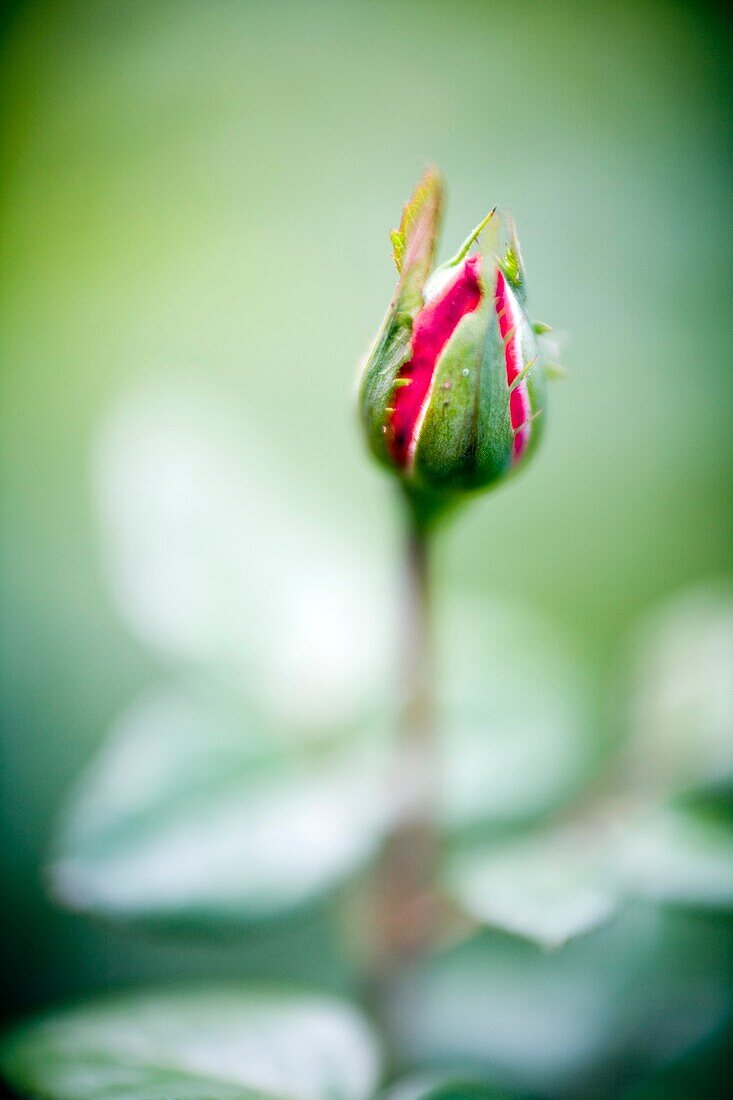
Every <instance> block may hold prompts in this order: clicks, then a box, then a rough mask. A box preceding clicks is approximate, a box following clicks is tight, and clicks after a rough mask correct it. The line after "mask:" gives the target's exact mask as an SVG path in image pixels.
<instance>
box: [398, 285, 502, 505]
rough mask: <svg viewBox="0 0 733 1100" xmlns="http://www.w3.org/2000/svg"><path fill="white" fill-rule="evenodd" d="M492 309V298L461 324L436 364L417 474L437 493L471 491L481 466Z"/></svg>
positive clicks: (417, 457) (417, 456)
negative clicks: (480, 401) (480, 423)
mask: <svg viewBox="0 0 733 1100" xmlns="http://www.w3.org/2000/svg"><path fill="white" fill-rule="evenodd" d="M489 322H490V308H489V303H488V301H487V299H486V295H485V294H483V295H482V300H481V303H480V305H479V306H478V308H477V309H475V310H473V311H472V312H471V313H467V314H466V316H465V317H463V318H462V319H461V321H460V322H459V324H458V325H457V326H456V329H455V331H454V332H453V334H452V335H451V337H450V339H449V340H448V342H447V344H446V345H445V347H444V348H443V350H442V352H441V354H440V356H439V358H438V361H437V363H436V365H435V374H434V378H433V383H432V390H431V395H430V404H429V405H428V409H427V413H426V415H425V419H424V421H423V425H422V430H421V432H420V436H419V439H418V442H417V447H416V448H415V463H414V471H413V476H414V479H415V481H416V482H417V483H418V484H419V485H422V486H429V487H430V488H431V489H432V490H437V491H440V492H446V491H448V490H455V489H459V490H461V489H466V488H467V487H469V482H470V478H471V471H472V470H473V468H474V465H475V451H476V427H477V417H478V408H477V398H478V387H479V385H480V371H481V365H482V357H483V356H482V353H483V349H484V345H485V343H486V329H487V326H488V324H489Z"/></svg>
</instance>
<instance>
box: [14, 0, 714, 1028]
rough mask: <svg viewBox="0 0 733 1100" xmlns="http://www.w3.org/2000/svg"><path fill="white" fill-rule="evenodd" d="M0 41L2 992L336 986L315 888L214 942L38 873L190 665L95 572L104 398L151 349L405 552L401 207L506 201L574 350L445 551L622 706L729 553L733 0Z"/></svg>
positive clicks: (289, 20)
mask: <svg viewBox="0 0 733 1100" xmlns="http://www.w3.org/2000/svg"><path fill="white" fill-rule="evenodd" d="M2 49H3V54H2V71H3V76H2V87H3V93H2V100H3V103H2V110H3V135H2V155H3V181H2V186H3V203H2V206H3V210H2V233H1V240H0V254H1V257H2V258H1V259H0V263H1V264H2V300H1V303H0V310H1V313H0V327H1V330H2V410H1V411H0V435H1V440H2V500H3V513H4V515H3V525H2V539H3V577H2V580H3V618H4V626H3V633H4V637H5V643H4V647H3V650H4V652H3V667H2V676H3V692H2V694H3V707H4V711H5V721H4V727H5V740H4V744H3V778H2V783H3V787H2V807H1V811H2V817H3V848H2V858H3V864H4V870H3V875H4V878H5V880H6V882H7V883H8V885H9V888H8V890H7V892H6V900H5V916H6V918H7V919H8V921H9V924H10V932H9V934H8V933H6V935H5V936H4V937H3V939H2V952H3V960H2V968H3V973H4V974H5V976H6V980H5V982H4V985H5V998H6V1005H5V1008H6V1011H7V1012H8V1013H9V1014H11V1015H15V1014H16V1013H18V1012H20V1011H21V1010H27V1009H31V1008H34V1007H36V1006H40V1005H42V1004H45V1003H46V1002H48V1001H52V1000H53V1001H55V1000H59V999H63V998H64V997H66V996H68V995H70V994H76V993H79V992H85V991H88V990H91V989H97V988H106V987H108V986H109V985H111V984H118V983H121V982H125V981H128V980H129V981H133V980H136V979H138V978H141V977H148V976H153V975H155V976H157V975H162V974H167V973H170V972H175V973H176V974H184V973H193V972H206V973H216V972H221V973H226V972H227V971H228V970H230V969H231V966H232V965H233V963H232V957H233V956H234V957H236V960H237V965H238V966H240V967H241V969H243V970H244V971H246V972H250V973H258V974H265V975H274V976H278V975H285V976H289V975H292V974H298V975H299V976H301V977H305V978H307V979H312V980H313V981H318V982H320V983H321V984H325V985H329V986H331V987H333V988H343V987H346V986H348V984H349V973H348V966H345V964H344V963H343V961H341V960H339V959H338V958H337V957H336V956H335V953H334V950H333V949H332V948H331V947H330V946H329V943H330V940H329V934H328V933H329V927H328V922H327V919H326V917H324V916H319V915H317V914H316V915H314V916H313V918H312V920H311V922H310V923H309V924H308V927H307V929H306V930H305V932H304V933H303V934H304V936H305V940H302V939H301V940H298V939H295V938H294V937H293V936H292V935H291V934H289V933H288V932H285V933H282V932H271V933H267V932H263V933H261V934H260V935H258V936H256V937H255V938H254V939H253V940H252V941H251V942H250V943H248V944H247V945H246V947H243V948H239V949H237V948H234V947H232V946H227V947H223V946H219V947H217V946H213V947H207V948H194V947H193V946H192V945H186V944H172V943H159V942H155V941H153V940H151V941H148V942H145V941H143V942H138V941H136V940H133V939H131V938H130V939H128V938H126V937H125V936H123V935H120V934H119V933H116V932H112V931H111V930H107V929H103V928H100V927H96V926H94V925H92V924H88V923H86V922H85V921H83V920H81V919H78V918H74V917H71V916H68V915H64V914H63V913H61V912H59V911H58V910H56V909H55V908H53V907H52V906H51V904H50V903H49V902H48V901H47V900H46V899H45V895H44V892H43V888H42V884H41V875H40V870H39V868H40V867H41V865H42V862H43V859H44V857H45V854H46V852H47V848H48V843H49V837H50V835H51V831H52V826H53V821H54V817H55V815H56V814H57V812H58V809H59V805H60V803H61V800H62V798H63V795H64V793H65V792H66V791H67V790H68V787H69V784H70V782H71V781H72V780H73V778H74V777H75V775H76V774H77V772H78V771H79V769H80V767H81V766H82V765H83V764H84V762H85V761H86V760H88V759H89V757H90V756H91V754H92V752H93V750H94V748H95V747H96V746H97V745H98V744H99V742H100V740H101V738H102V736H103V734H104V732H105V731H106V730H107V728H108V727H109V725H110V723H111V722H112V721H113V720H114V718H115V717H116V715H117V714H118V713H119V711H120V710H121V708H123V707H124V706H125V704H126V703H127V702H128V701H129V700H130V699H131V698H133V697H134V696H135V695H136V694H137V693H138V692H139V690H140V689H142V688H145V687H146V686H148V685H151V684H154V683H156V682H157V681H158V680H160V679H161V678H163V677H165V676H166V675H168V673H169V671H170V669H171V668H172V667H173V666H174V663H175V662H173V661H170V660H168V659H167V658H166V655H165V654H162V653H156V652H154V651H153V650H152V649H151V647H149V646H147V645H146V644H145V642H144V640H141V639H140V638H139V637H136V636H135V633H134V632H133V631H131V630H129V629H128V628H127V626H126V625H125V623H124V621H123V619H124V616H122V615H120V613H119V609H118V605H117V603H116V602H115V600H114V598H113V594H112V592H111V591H110V584H109V582H108V578H107V575H106V573H105V569H104V567H103V556H104V554H103V545H102V540H101V538H100V523H99V517H98V514H97V511H98V510H97V508H96V506H95V496H94V477H95V455H96V453H97V450H96V448H97V446H98V443H97V441H98V438H99V432H100V430H101V429H100V425H103V424H104V422H105V418H106V417H107V416H108V415H109V413H110V410H111V409H113V408H114V407H115V406H116V404H117V403H118V402H119V401H121V400H123V399H124V396H125V394H126V393H128V392H129V391H130V390H133V389H136V388H139V387H143V388H144V387H145V386H146V385H148V384H150V385H153V384H157V382H158V380H160V379H163V383H164V384H165V385H167V386H171V387H172V388H173V390H175V389H176V387H177V386H178V385H179V383H180V385H181V386H183V385H189V384H192V385H195V386H200V387H204V388H205V389H206V390H208V389H209V388H210V389H211V390H212V392H216V393H217V394H218V395H220V396H221V397H223V400H224V401H225V402H226V403H228V404H230V405H231V407H232V408H235V409H237V410H241V431H242V433H247V431H248V425H256V430H257V438H264V439H266V440H267V443H268V446H269V447H270V448H271V449H272V451H273V453H275V454H277V456H278V462H279V463H280V464H281V467H282V469H283V470H284V471H286V472H287V471H288V470H289V469H292V470H293V471H294V480H293V486H294V487H293V489H292V492H291V493H290V494H289V493H288V490H287V484H288V480H287V474H286V477H285V480H284V485H285V486H286V488H285V489H284V490H283V492H284V497H283V502H284V505H285V507H286V508H291V509H292V510H293V512H294V513H297V512H299V511H300V510H302V509H303V508H304V504H303V497H302V495H301V494H300V492H299V491H298V489H297V488H296V486H297V485H300V484H301V482H307V483H308V484H309V485H310V486H311V489H312V495H313V497H314V498H316V499H317V502H318V517H319V521H320V518H321V517H326V519H327V522H328V523H330V524H332V525H333V529H334V530H335V531H339V532H342V533H344V536H345V537H348V538H350V539H353V540H354V541H355V542H357V543H358V544H359V546H360V549H361V552H362V554H363V555H365V556H366V557H368V558H370V559H373V562H374V563H375V568H377V569H383V570H384V571H385V575H387V574H388V573H390V571H393V568H394V562H393V556H394V551H395V543H396V537H395V530H394V522H393V521H394V516H393V514H392V509H391V500H390V498H389V494H388V491H387V489H386V488H385V484H384V481H383V478H382V476H381V474H380V472H379V471H377V470H376V468H374V467H373V466H371V465H370V464H369V463H368V462H367V461H365V458H364V455H363V451H362V443H361V440H360V438H359V435H358V432H357V430H356V428H355V417H354V412H353V408H352V401H353V392H354V377H355V370H356V364H357V362H358V360H359V358H360V356H362V355H363V353H364V351H365V350H366V348H367V346H368V344H369V341H370V339H371V337H372V335H373V333H374V331H375V330H376V327H377V325H378V323H379V321H380V319H381V316H382V314H383V311H384V309H385V307H386V303H387V300H388V298H389V295H390V294H391V291H392V286H393V282H394V274H393V271H392V269H391V264H390V260H389V242H388V230H389V228H390V226H391V225H394V224H396V223H397V220H398V218H399V211H400V206H401V204H402V202H404V200H405V199H406V197H407V195H408V194H409V191H410V189H411V187H412V185H413V182H414V180H415V179H416V178H417V176H418V175H419V173H420V171H421V169H422V167H423V165H424V163H425V162H426V161H428V160H430V161H434V162H435V163H437V164H439V165H440V166H441V167H442V169H443V171H444V172H445V174H446V176H447V179H448V186H449V209H448V214H447V220H446V227H445V242H444V250H443V254H444V255H445V254H448V252H449V251H452V250H453V248H454V247H455V245H456V244H457V243H458V242H459V241H460V240H462V239H463V237H464V236H465V234H466V232H467V231H468V230H469V229H470V227H471V226H472V225H474V224H475V223H476V222H477V221H478V220H479V218H480V217H482V216H483V214H484V213H485V212H486V210H487V209H488V208H489V207H491V206H493V205H495V204H496V203H504V204H509V205H510V206H511V207H512V209H513V211H514V213H515V216H516V220H517V224H518V227H519V232H520V236H521V239H522V243H523V249H524V256H525V261H526V266H527V272H528V286H529V300H530V307H531V310H532V312H533V314H534V316H536V317H538V318H540V319H542V320H547V321H548V322H551V323H552V324H553V326H554V327H555V328H556V329H557V330H558V331H559V332H560V333H567V336H568V338H567V341H566V344H565V348H564V352H563V360H564V363H565V365H566V366H567V367H568V369H569V371H570V379H569V382H567V383H563V384H557V385H556V386H553V388H552V392H551V395H550V398H551V409H550V421H549V425H548V431H547V434H546V438H545V442H544V445H543V448H542V453H541V454H540V456H539V457H538V458H537V460H536V462H535V463H534V464H533V466H532V469H531V471H529V472H528V473H527V474H526V475H524V476H523V477H522V478H521V479H518V480H517V482H516V484H515V485H514V486H513V487H512V488H511V490H504V489H502V490H500V491H498V492H497V493H496V494H495V495H493V496H492V497H491V498H490V499H489V498H487V499H485V500H483V501H482V502H481V503H480V504H477V505H476V506H474V507H473V508H472V510H471V511H468V512H466V514H465V515H464V516H462V517H461V519H460V521H459V522H457V523H456V524H455V526H454V528H453V529H452V530H451V532H450V534H449V535H447V536H446V538H445V539H444V540H443V542H442V544H441V547H440V556H439V563H438V568H439V572H440V573H441V575H442V576H443V577H444V578H445V579H446V583H448V584H450V585H452V586H453V588H455V589H458V590H459V591H463V592H465V593H468V594H472V593H474V592H476V591H477V590H480V591H483V592H485V593H486V594H487V595H489V596H493V595H495V594H499V595H502V596H503V595H505V594H507V593H509V594H510V595H511V596H512V597H517V598H519V599H520V600H521V601H522V602H523V603H524V604H526V605H527V606H529V607H530V608H534V609H536V610H538V611H540V612H542V613H543V614H544V615H546V616H547V617H548V618H549V620H551V621H554V622H556V623H557V624H558V628H559V629H560V630H561V631H563V632H564V633H565V635H566V636H568V637H570V638H571V639H572V640H573V644H574V646H575V648H576V649H577V650H578V651H579V652H581V653H582V654H583V655H584V658H585V660H586V661H587V665H588V669H587V673H588V676H589V680H590V683H591V685H592V704H593V713H594V716H595V723H594V727H593V736H594V737H596V738H598V739H599V740H602V739H604V738H613V737H615V736H617V735H618V713H619V707H620V704H619V700H618V697H617V687H616V684H617V678H616V666H617V664H618V662H619V652H620V649H621V646H622V641H623V638H624V637H625V634H626V631H627V629H628V628H629V626H630V624H632V623H633V622H634V621H635V619H636V617H637V616H638V615H639V613H641V612H643V611H644V610H645V609H646V608H648V607H651V606H652V605H653V604H654V603H655V601H657V600H658V599H660V598H662V597H664V596H665V595H667V594H668V593H672V592H674V591H676V590H677V589H679V588H682V587H683V586H686V585H688V584H690V583H693V582H697V581H707V580H710V579H712V580H715V579H717V578H719V577H720V576H724V575H725V574H726V573H728V572H729V571H730V570H731V567H732V566H733V560H732V559H733V553H732V549H731V548H732V544H733V537H732V536H733V520H732V515H733V513H732V512H731V508H730V504H731V487H732V482H733V472H732V463H731V457H732V452H733V432H732V431H731V396H732V390H733V372H731V370H730V366H729V362H728V359H729V342H730V333H729V330H730V324H731V320H732V319H733V309H732V307H731V299H730V285H731V274H733V272H732V271H731V254H732V253H731V243H732V242H731V228H732V218H731V206H730V167H731V165H730V161H731V148H730V141H729V136H730V108H731V96H730V83H729V72H728V70H727V65H726V62H727V55H728V49H729V27H728V26H727V24H726V23H725V22H724V17H723V16H722V15H721V14H720V13H719V12H718V11H717V10H716V9H713V8H711V7H710V8H709V7H706V6H695V5H692V4H685V3H661V2H656V3H649V2H642V3H620V4H614V5H595V4H581V3H555V2H548V3H543V4H529V3H517V2H513V3H496V4H494V3H471V2H468V0H453V2H452V3H450V4H444V3H431V2H427V0H422V2H417V0H415V2H410V0H408V2H397V3H394V2H393V3H388V2H381V0H377V2H366V0H364V2H357V0H342V2H338V3H337V2H332V3H320V2H308V3H261V4H260V3H248V2H244V0H239V2H234V0H231V2H225V0H209V2H206V3H202V2H198V3H194V2H186V0H180V2H176V3H173V2H160V0H153V2H150V0H148V2H145V3H143V2H140V3H131V2H123V3H119V2H117V3H114V2H106V0H105V2H98V3H73V2H65V0H62V2H57V3H41V2H38V3H36V2H29V3H26V4H15V5H14V6H12V7H11V8H9V9H8V10H7V12H6V13H5V20H4V36H3V47H2ZM237 415H239V413H237ZM295 471H297V479H296V478H295ZM216 537H217V536H216V532H212V533H211V538H212V539H215V538H216ZM386 598H387V597H386V596H385V599H386ZM262 599H263V601H265V602H266V600H267V593H266V592H263V593H262ZM303 943H305V944H306V947H307V950H305V951H304V950H303Z"/></svg>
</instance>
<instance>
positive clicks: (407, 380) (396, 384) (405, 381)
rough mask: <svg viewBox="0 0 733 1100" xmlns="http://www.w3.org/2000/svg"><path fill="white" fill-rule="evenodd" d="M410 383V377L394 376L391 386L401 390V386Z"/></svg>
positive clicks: (409, 384)
mask: <svg viewBox="0 0 733 1100" xmlns="http://www.w3.org/2000/svg"><path fill="white" fill-rule="evenodd" d="M411 385H412V379H411V378H395V380H394V382H393V383H392V387H393V389H395V390H401V389H402V387H403V386H411Z"/></svg>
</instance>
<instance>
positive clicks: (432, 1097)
mask: <svg viewBox="0 0 733 1100" xmlns="http://www.w3.org/2000/svg"><path fill="white" fill-rule="evenodd" d="M384 1100H521V1097H519V1095H518V1094H517V1093H509V1092H507V1091H506V1090H505V1089H500V1088H496V1087H494V1086H493V1085H489V1084H485V1083H483V1082H481V1081H474V1080H471V1079H470V1077H466V1078H462V1077H458V1076H456V1074H451V1075H445V1074H429V1075H425V1074H423V1075H420V1076H416V1077H410V1078H408V1079H407V1080H405V1081H399V1082H398V1083H397V1084H396V1085H393V1086H392V1088H391V1089H390V1090H389V1092H388V1093H387V1094H386V1096H385V1098H384Z"/></svg>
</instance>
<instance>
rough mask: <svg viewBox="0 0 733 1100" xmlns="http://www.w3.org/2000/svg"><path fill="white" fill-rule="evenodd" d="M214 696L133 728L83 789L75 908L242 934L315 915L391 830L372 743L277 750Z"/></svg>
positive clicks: (72, 862) (123, 729)
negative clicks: (277, 919) (288, 916)
mask: <svg viewBox="0 0 733 1100" xmlns="http://www.w3.org/2000/svg"><path fill="white" fill-rule="evenodd" d="M222 694H223V693H218V692H217V691H216V690H215V689H212V688H208V687H204V686H203V685H190V684H189V685H186V686H181V687H178V688H171V689H168V690H167V691H163V692H157V693H154V694H153V695H151V696H150V697H149V698H147V699H146V700H143V701H142V702H141V703H140V704H138V705H137V706H135V707H134V708H133V709H132V710H131V711H130V712H129V713H128V714H127V715H126V716H124V717H123V719H122V721H121V722H120V724H119V726H118V728H117V729H116V730H115V731H114V733H113V735H112V737H111V739H110V741H109V743H108V744H107V745H106V746H105V748H104V749H103V751H102V753H101V754H100V756H99V758H98V759H97V760H96V761H95V762H94V763H93V765H92V767H91V768H90V769H89V771H88V773H87V775H86V776H85V777H84V778H83V779H82V781H81V783H80V785H79V788H78V790H77V792H76V796H75V798H74V799H73V801H72V805H71V807H70V809H69V811H68V813H67V821H66V826H65V828H64V830H63V833H62V836H61V839H60V842H59V844H58V846H57V855H56V859H55V860H54V862H53V865H52V868H51V881H52V886H53V890H54V893H55V894H56V896H57V897H58V898H59V899H60V900H61V901H62V902H63V903H65V904H67V905H68V906H69V907H71V908H74V909H78V910H83V911H85V912H89V913H93V914H97V915H101V916H104V917H108V918H112V919H115V920H120V921H123V922H134V923H144V924H147V925H152V926H162V927H165V928H171V929H173V928H184V929H199V928H202V927H203V928H206V927H212V928H218V927H230V928H232V929H235V928H237V927H238V926H240V925H243V924H246V923H248V922H252V921H259V920H262V919H264V918H268V917H270V916H273V915H275V914H277V913H282V912H287V911H289V910H293V909H296V908H298V907H300V906H303V905H306V904H309V903H312V902H314V901H316V900H317V899H318V898H319V896H320V895H322V894H323V893H324V892H326V891H328V890H331V889H333V888H335V887H336V886H338V885H339V884H340V883H342V882H343V881H344V880H345V879H346V878H347V877H348V876H350V875H352V874H353V873H354V872H355V871H356V870H357V869H359V868H360V867H361V866H362V865H363V864H364V863H365V862H366V861H367V860H368V859H369V858H370V857H371V856H372V855H373V854H374V852H375V851H376V849H377V847H378V845H379V843H380V841H381V839H382V836H383V834H384V831H385V829H386V828H387V825H388V818H389V808H388V806H387V801H386V799H387V794H386V792H387V790H388V786H387V784H386V783H385V782H384V780H383V775H382V768H383V763H384V761H383V755H382V751H381V749H380V747H379V746H378V745H375V744H374V743H372V742H371V741H358V742H347V743H346V744H340V743H339V744H334V743H331V742H328V741H326V742H324V743H322V744H320V745H318V744H316V745H313V744H311V743H306V744H305V745H303V744H298V743H293V742H292V741H288V740H286V741H284V742H283V743H281V744H279V745H278V744H277V741H273V737H274V735H273V733H272V731H271V732H270V734H269V736H265V735H264V734H263V732H262V730H261V724H260V722H259V720H258V719H257V718H256V716H254V715H253V714H252V713H247V711H246V708H243V709H241V710H237V708H236V707H235V706H234V705H233V704H232V705H231V706H230V707H228V708H227V707H226V706H225V705H224V703H223V701H222Z"/></svg>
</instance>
